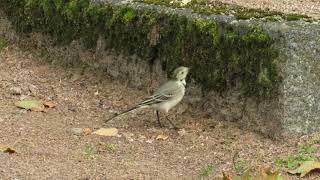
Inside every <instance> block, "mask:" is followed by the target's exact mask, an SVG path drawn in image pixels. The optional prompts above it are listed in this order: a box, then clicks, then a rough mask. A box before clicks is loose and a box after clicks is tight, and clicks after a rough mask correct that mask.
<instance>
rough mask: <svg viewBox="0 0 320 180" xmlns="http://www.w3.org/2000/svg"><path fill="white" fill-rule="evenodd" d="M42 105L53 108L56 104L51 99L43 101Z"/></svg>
mask: <svg viewBox="0 0 320 180" xmlns="http://www.w3.org/2000/svg"><path fill="white" fill-rule="evenodd" d="M43 105H44V107H46V108H55V107H56V106H57V104H56V103H54V102H52V101H44V102H43Z"/></svg>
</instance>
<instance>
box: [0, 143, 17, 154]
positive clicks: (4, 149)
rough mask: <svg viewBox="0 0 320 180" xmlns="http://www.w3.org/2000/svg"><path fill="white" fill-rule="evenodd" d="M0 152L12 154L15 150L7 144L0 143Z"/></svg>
mask: <svg viewBox="0 0 320 180" xmlns="http://www.w3.org/2000/svg"><path fill="white" fill-rule="evenodd" d="M0 152H3V153H9V154H13V153H15V152H16V150H14V149H13V148H11V147H10V146H8V145H4V144H0Z"/></svg>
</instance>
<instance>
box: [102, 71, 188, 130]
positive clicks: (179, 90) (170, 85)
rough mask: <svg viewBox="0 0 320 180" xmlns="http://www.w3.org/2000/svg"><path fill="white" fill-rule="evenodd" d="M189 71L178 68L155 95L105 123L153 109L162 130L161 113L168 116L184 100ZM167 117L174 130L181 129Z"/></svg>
mask: <svg viewBox="0 0 320 180" xmlns="http://www.w3.org/2000/svg"><path fill="white" fill-rule="evenodd" d="M189 71H190V68H188V67H184V66H180V67H178V68H176V69H175V70H174V71H173V73H172V76H171V78H170V79H169V80H168V81H167V82H166V83H164V84H162V85H161V86H160V87H159V88H158V89H157V90H156V91H155V92H154V93H153V95H151V96H149V97H147V98H145V99H144V100H143V101H141V102H140V103H138V104H136V105H134V106H133V107H132V108H129V109H127V110H125V111H123V112H121V113H119V114H115V115H114V116H112V117H111V118H108V119H107V120H106V121H105V123H107V122H109V121H110V120H112V119H114V118H116V117H118V116H120V115H124V114H126V113H129V112H132V111H134V110H138V109H144V108H151V109H154V110H155V111H156V114H157V121H158V124H159V126H160V127H161V128H162V127H163V126H162V124H161V122H160V117H159V112H164V113H166V114H167V113H168V112H169V110H170V109H172V108H173V107H175V106H176V105H177V104H178V103H179V102H180V101H181V100H182V99H183V97H184V94H185V90H186V77H187V75H188V73H189ZM165 117H166V119H167V121H168V122H169V123H170V124H171V126H173V128H174V129H179V128H178V127H177V126H176V125H175V124H174V123H173V122H172V121H171V120H170V119H169V118H168V117H167V115H166V116H165Z"/></svg>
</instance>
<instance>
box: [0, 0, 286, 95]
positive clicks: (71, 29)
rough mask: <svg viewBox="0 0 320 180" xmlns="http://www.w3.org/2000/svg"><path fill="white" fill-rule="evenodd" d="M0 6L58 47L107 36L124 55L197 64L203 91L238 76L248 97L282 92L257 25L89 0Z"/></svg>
mask: <svg viewBox="0 0 320 180" xmlns="http://www.w3.org/2000/svg"><path fill="white" fill-rule="evenodd" d="M0 7H1V9H2V10H3V11H5V12H6V14H7V16H8V17H9V18H10V20H11V21H12V23H13V25H14V27H15V29H16V30H17V31H18V32H20V33H31V32H40V33H44V34H47V35H50V36H51V37H52V38H53V39H54V41H55V43H56V45H57V46H60V45H68V44H70V43H71V42H72V41H74V40H80V41H82V42H83V43H84V44H85V47H86V48H87V49H88V50H90V49H94V48H95V46H96V42H97V40H98V38H99V37H101V36H102V37H103V40H104V43H105V44H106V48H107V49H115V50H116V52H117V53H119V54H124V55H137V56H138V57H140V59H143V60H145V61H146V62H147V63H149V64H150V65H152V64H153V63H154V61H155V60H156V59H160V61H161V64H162V68H163V70H165V71H166V72H167V73H168V74H169V73H171V71H172V70H173V69H174V68H176V67H177V66H179V65H185V66H189V67H191V69H192V71H191V75H190V76H191V78H192V79H193V80H195V81H196V82H197V83H198V85H199V86H200V87H201V88H202V90H203V91H204V92H206V91H211V90H214V91H216V92H223V91H225V90H227V89H230V88H232V87H233V86H234V84H235V83H236V82H237V81H239V82H241V93H242V94H243V95H245V96H254V97H262V98H272V97H276V96H277V95H278V86H279V83H280V82H281V77H280V76H279V73H278V72H277V62H276V58H277V56H278V52H277V50H276V49H275V48H273V43H274V42H273V40H272V39H271V38H270V37H269V36H268V34H266V33H265V32H264V31H263V30H261V29H260V28H259V27H258V26H255V25H248V26H247V25H243V26H235V25H232V24H226V23H223V22H219V21H216V20H213V19H201V18H200V19H192V18H187V17H185V16H183V15H177V14H170V13H165V12H162V11H158V10H155V9H138V8H133V7H131V6H128V5H120V6H115V5H112V4H107V3H102V4H99V3H92V2H90V0H0Z"/></svg>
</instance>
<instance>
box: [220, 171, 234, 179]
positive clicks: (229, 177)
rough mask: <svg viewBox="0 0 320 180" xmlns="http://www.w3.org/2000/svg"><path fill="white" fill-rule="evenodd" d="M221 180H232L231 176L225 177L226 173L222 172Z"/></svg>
mask: <svg viewBox="0 0 320 180" xmlns="http://www.w3.org/2000/svg"><path fill="white" fill-rule="evenodd" d="M222 175H223V180H232V177H231V176H228V175H226V173H224V172H222Z"/></svg>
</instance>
